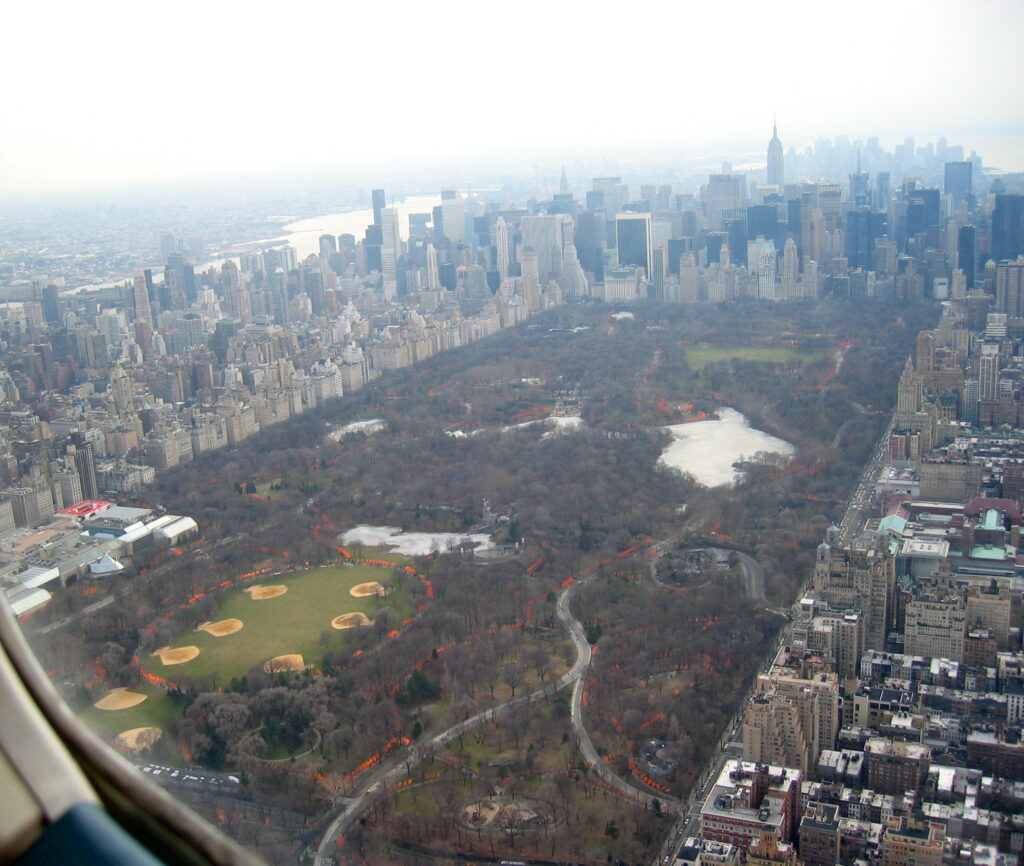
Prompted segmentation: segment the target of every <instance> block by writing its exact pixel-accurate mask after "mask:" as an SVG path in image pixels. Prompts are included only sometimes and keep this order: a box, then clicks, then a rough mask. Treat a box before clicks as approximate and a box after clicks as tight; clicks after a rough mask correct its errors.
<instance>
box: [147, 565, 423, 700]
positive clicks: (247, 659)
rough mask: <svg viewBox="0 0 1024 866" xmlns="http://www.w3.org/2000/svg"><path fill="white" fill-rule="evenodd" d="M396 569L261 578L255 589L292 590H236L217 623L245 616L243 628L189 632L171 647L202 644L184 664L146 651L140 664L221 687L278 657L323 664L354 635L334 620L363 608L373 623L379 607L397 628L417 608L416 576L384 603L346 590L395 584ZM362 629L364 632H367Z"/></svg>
mask: <svg viewBox="0 0 1024 866" xmlns="http://www.w3.org/2000/svg"><path fill="white" fill-rule="evenodd" d="M390 576H391V572H390V571H388V570H387V569H385V568H376V567H373V566H369V565H355V566H340V565H339V566H332V567H328V568H312V569H309V570H308V571H302V572H297V573H295V574H282V575H264V576H263V577H262V578H261V579H259V580H258V581H255V582H254V583H253V584H251V585H253V586H255V585H262V586H276V585H278V584H283V585H284V586H287V587H288V591H287V592H286V593H285V594H284V595H281V596H278V597H277V598H268V599H263V600H261V601H253V599H252V598H250V596H249V594H248V593H246V592H243V591H242V590H231V591H229V592H227V593H225V595H224V596H223V601H222V603H221V606H220V609H219V610H218V611H217V613H216V614H215V615H214V616H213V619H214V620H222V619H229V618H236V619H240V620H241V621H242V622H243V623H244V624H245V625H244V627H243V628H242V629H241V631H238V632H235V633H234V634H231V635H225V636H224V637H214V636H213V635H211V634H207V633H206V632H203V631H193V630H192V629H189V630H187V631H185V632H182V633H181V634H179V635H178V637H177V638H176V639H175V641H174V642H173V643H172V644H171V646H174V647H182V646H196V647H199V651H200V652H199V656H198V657H197V658H195V659H193V660H192V661H190V662H186V663H185V664H180V665H164V664H163V663H162V662H161V661H160V659H159V658H157V657H156V656H153V655H152V654H150V653H147V654H146V655H145V656H144V657H143V659H142V662H143V664H144V665H145V666H146V668H147V669H148V670H150V671H152V672H153V673H155V674H157V675H158V676H162V677H165V678H166V679H168V680H171V681H172V682H180V683H184V682H185V681H186V680H187V679H188V678H190V677H200V676H210V675H212V674H217V675H219V677H220V679H221V681H222V682H227V681H229V680H230V679H232V678H234V677H238V676H241V675H242V674H244V673H246V672H247V671H248V670H249V669H250V668H251V667H253V666H254V665H260V664H263V662H265V661H267V660H268V659H270V658H273V657H274V656H279V655H286V654H289V653H300V654H301V655H302V657H303V659H304V660H305V662H306V663H307V664H313V665H319V663H320V662H321V660H322V659H323V655H324V650H325V649H339V648H341V647H343V646H345V645H346V641H347V640H348V636H349V635H350V634H351V631H339V630H337V629H334V628H332V627H331V620H332V619H333V618H334V617H336V616H339V615H340V614H343V613H354V612H356V611H361V612H362V613H365V614H366V615H367V616H368V617H369V618H370V619H371V620H372V619H373V618H374V615H375V613H376V611H377V610H378V609H379V608H381V607H387V608H390V610H391V612H392V613H391V623H392V628H399V627H400V624H401V623H402V621H403V620H405V619H407V618H408V617H410V616H412V614H413V613H414V609H413V606H412V603H411V602H410V601H409V594H408V591H407V589H406V587H411V586H412V585H413V584H414V583H417V582H418V581H417V578H416V577H415V576H413V575H403V577H402V579H401V583H402V584H404V586H399V587H398V588H397V590H396V591H395V592H394V593H393V594H392V595H389V596H387V597H386V598H383V599H377V598H374V597H373V596H370V597H367V598H355V597H353V596H352V594H351V593H350V592H349V590H351V589H352V587H354V586H355V585H356V584H360V583H369V582H371V581H378V582H381V583H383V584H384V585H385V586H387V585H389V583H390ZM370 630H371V629H369V628H367V629H363V630H362V631H370ZM324 631H327V632H328V633H329V643H328V645H327V647H324V646H323V645H322V644H321V641H320V635H321V633H322V632H324Z"/></svg>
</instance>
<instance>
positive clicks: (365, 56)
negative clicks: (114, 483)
mask: <svg viewBox="0 0 1024 866" xmlns="http://www.w3.org/2000/svg"><path fill="white" fill-rule="evenodd" d="M3 17H4V25H3V26H4V40H3V45H2V48H0V74H2V81H3V83H4V91H5V99H4V101H3V117H4V124H3V127H4V128H3V133H2V135H0V194H2V193H4V192H8V191H29V190H33V189H61V188H82V187H92V186H98V185H102V186H109V185H122V184H130V183H133V182H136V181H144V180H165V179H173V178H188V177H197V176H198V177H209V176H215V175H218V174H222V173H227V172H240V171H253V170H255V171H259V170H264V169H279V168H287V167H292V166H310V165H325V166H337V167H339V168H342V167H345V166H346V165H358V164H359V163H360V161H363V160H367V159H373V160H375V161H379V160H380V159H390V158H401V159H403V160H410V159H413V160H414V159H415V158H417V157H424V158H426V157H431V158H433V157H437V156H444V155H453V156H457V155H459V154H463V153H481V152H487V151H489V150H494V151H501V152H510V151H512V152H514V151H516V150H518V149H525V148H530V149H532V150H536V149H539V148H550V150H551V152H552V155H553V156H554V157H555V158H556V159H557V158H558V155H559V154H562V155H564V154H567V153H581V154H582V153H585V154H586V155H594V156H600V155H601V154H602V149H603V148H615V149H621V148H622V147H623V146H630V145H651V144H655V145H673V146H678V147H680V149H681V150H690V151H692V150H693V149H694V148H699V147H701V146H702V145H708V144H712V143H719V142H738V141H760V140H761V139H764V140H765V141H767V137H768V135H769V134H770V124H771V115H772V113H773V111H774V112H777V114H778V118H779V127H780V135H781V137H782V138H783V142H784V144H785V145H786V146H787V147H789V146H790V145H791V144H795V145H804V144H808V143H811V142H813V140H814V139H815V138H817V137H819V136H831V135H835V134H837V133H843V132H847V133H850V134H851V135H870V134H878V135H880V136H882V137H883V139H884V138H887V137H889V138H900V137H902V136H903V135H904V134H906V133H914V132H915V131H922V130H929V131H933V132H934V131H936V130H937V131H939V133H941V131H942V130H948V131H949V132H950V133H953V132H954V131H956V130H967V129H970V130H982V131H983V130H986V129H990V128H993V127H997V126H999V127H1002V128H1003V129H1004V130H1005V129H1006V128H1007V127H1013V128H1014V131H1015V132H1017V133H1020V132H1021V131H1022V127H1024V108H1022V106H1024V103H1022V100H1021V98H1020V87H1021V85H1022V83H1024V52H1022V51H1021V47H1020V45H1021V41H1022V37H1024V2H1020V0H982V2H978V0H975V2H970V3H969V2H966V0H956V2H954V0H921V2H917V0H887V2H875V0H870V2H865V0H856V2H849V3H829V2H821V0H819V2H786V0H775V2H756V3H752V2H751V3H747V2H732V3H729V2H715V3H711V2H707V3H694V2H679V0H672V2H668V0H666V2H652V0H632V2H625V3H623V2H618V3H607V2H587V3H582V2H564V0H563V2H559V0H544V2H537V0H515V2H497V3H483V2H479V0H472V2H468V0H450V2H437V3H432V2H424V0H420V2H416V3H410V4H406V3H403V2H390V3H389V2H377V0H353V2H342V0H331V2H308V0H298V2H292V3H274V4H271V3H262V2H249V3H241V2H232V3H226V2H219V0H205V2H194V0H181V2H174V3H149V2H143V0H133V2H106V0H98V2H95V3H83V2H78V0H76V2H68V0H56V2H51V3H30V2H27V0H14V2H11V3H9V4H7V5H6V6H5V10H4V15H3ZM935 134H938V133H935ZM952 138H953V136H952V135H951V143H954V142H952ZM962 143H963V144H965V145H967V146H968V148H969V147H970V146H972V145H971V142H970V141H967V140H964V141H962ZM712 155H714V154H712ZM1022 162H1024V159H1022Z"/></svg>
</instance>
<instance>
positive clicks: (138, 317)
mask: <svg viewBox="0 0 1024 866" xmlns="http://www.w3.org/2000/svg"><path fill="white" fill-rule="evenodd" d="M226 266H227V265H226V264H225V267H226ZM236 270H237V269H236ZM132 300H133V302H134V303H133V306H134V307H135V321H136V322H145V323H146V324H148V325H152V324H153V313H152V311H151V310H150V308H149V289H148V287H147V286H146V275H145V274H143V273H142V271H136V272H135V276H134V278H133V279H132Z"/></svg>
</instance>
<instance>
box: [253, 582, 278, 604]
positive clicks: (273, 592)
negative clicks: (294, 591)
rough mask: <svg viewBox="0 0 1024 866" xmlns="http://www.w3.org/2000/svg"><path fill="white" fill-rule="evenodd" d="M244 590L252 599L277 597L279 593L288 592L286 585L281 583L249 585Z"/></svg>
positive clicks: (260, 599) (259, 599)
mask: <svg viewBox="0 0 1024 866" xmlns="http://www.w3.org/2000/svg"><path fill="white" fill-rule="evenodd" d="M245 592H247V593H249V595H250V596H251V597H252V600H253V601H264V600H265V599H268V598H277V597H278V596H279V595H284V594H285V593H286V592H288V587H287V586H285V585H284V584H283V583H279V584H277V585H276V586H250V587H247V588H246V590H245Z"/></svg>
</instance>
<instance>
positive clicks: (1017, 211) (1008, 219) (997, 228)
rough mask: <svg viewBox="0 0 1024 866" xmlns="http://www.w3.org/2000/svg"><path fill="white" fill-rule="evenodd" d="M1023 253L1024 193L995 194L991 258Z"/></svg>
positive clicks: (1009, 256)
mask: <svg viewBox="0 0 1024 866" xmlns="http://www.w3.org/2000/svg"><path fill="white" fill-rule="evenodd" d="M1021 253H1024V195H1011V194H1009V193H997V194H996V206H995V210H993V211H992V258H994V259H995V260H996V261H997V262H999V261H1002V260H1003V259H1015V258H1017V256H1019V255H1020V254H1021Z"/></svg>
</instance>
